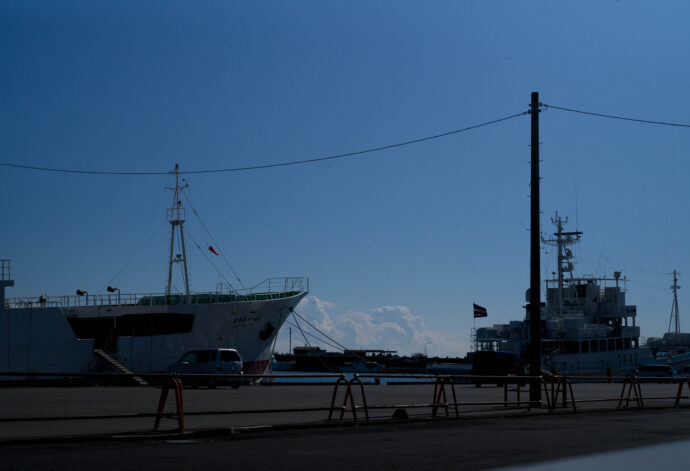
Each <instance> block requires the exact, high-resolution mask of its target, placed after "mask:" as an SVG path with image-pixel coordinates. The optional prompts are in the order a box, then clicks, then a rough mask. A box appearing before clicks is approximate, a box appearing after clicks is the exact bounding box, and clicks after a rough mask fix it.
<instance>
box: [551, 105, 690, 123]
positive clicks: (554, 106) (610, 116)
mask: <svg viewBox="0 0 690 471" xmlns="http://www.w3.org/2000/svg"><path fill="white" fill-rule="evenodd" d="M542 106H544V107H545V108H553V109H554V110H561V111H569V112H571V113H579V114H586V115H590V116H598V117H600V118H610V119H620V120H623V121H634V122H637V123H644V124H658V125H661V126H674V127H678V128H690V124H681V123H669V122H665V121H652V120H649V119H637V118H627V117H625V116H615V115H611V114H603V113H594V112H592V111H582V110H574V109H572V108H564V107H562V106H556V105H547V104H546V103H542Z"/></svg>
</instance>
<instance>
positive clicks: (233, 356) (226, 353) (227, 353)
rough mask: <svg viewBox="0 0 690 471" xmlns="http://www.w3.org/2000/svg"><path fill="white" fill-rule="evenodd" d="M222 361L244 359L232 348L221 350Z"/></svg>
mask: <svg viewBox="0 0 690 471" xmlns="http://www.w3.org/2000/svg"><path fill="white" fill-rule="evenodd" d="M220 361H226V362H227V361H242V359H241V358H240V356H239V354H238V353H237V352H235V351H232V350H221V351H220Z"/></svg>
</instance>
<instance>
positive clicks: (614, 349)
mask: <svg viewBox="0 0 690 471" xmlns="http://www.w3.org/2000/svg"><path fill="white" fill-rule="evenodd" d="M552 221H553V223H554V225H555V226H556V228H557V232H556V233H555V234H554V236H555V239H551V240H545V241H544V242H545V243H549V244H552V245H555V246H556V247H557V250H558V272H555V273H554V277H553V279H550V280H546V302H545V303H544V302H542V303H541V306H540V309H541V311H540V312H541V324H542V325H541V335H542V344H541V351H542V368H543V369H544V370H546V371H551V372H558V373H561V374H571V375H598V374H609V375H610V374H625V373H631V372H632V371H633V370H634V369H635V368H636V367H637V366H638V365H640V364H645V363H650V362H652V361H653V360H654V358H653V355H652V352H651V350H650V349H648V348H646V347H640V345H639V338H640V328H639V327H638V326H636V325H635V320H636V317H637V307H636V306H631V305H626V304H625V302H626V301H625V289H624V287H622V286H621V282H623V283H625V281H626V279H625V278H623V279H621V273H620V272H614V274H613V278H607V277H595V276H587V275H586V276H582V277H575V276H574V275H573V268H574V266H573V262H572V259H573V253H572V251H571V249H570V247H571V246H572V245H573V244H575V243H577V242H579V241H580V236H581V235H582V232H579V231H575V232H565V231H563V224H564V222H565V223H567V219H566V220H565V221H564V220H563V219H562V218H560V217H558V214H556V217H555V218H553V219H552ZM526 300H527V302H528V303H529V290H528V292H527V295H526ZM529 309H530V307H529V305H527V306H526V315H525V320H524V321H512V322H510V323H509V324H495V325H494V326H493V327H483V328H478V329H477V330H476V334H475V349H476V350H493V351H508V352H512V353H515V354H518V355H520V356H521V357H523V358H524V359H525V360H526V359H527V358H528V352H527V350H528V348H529V331H530V329H529V321H530V316H529Z"/></svg>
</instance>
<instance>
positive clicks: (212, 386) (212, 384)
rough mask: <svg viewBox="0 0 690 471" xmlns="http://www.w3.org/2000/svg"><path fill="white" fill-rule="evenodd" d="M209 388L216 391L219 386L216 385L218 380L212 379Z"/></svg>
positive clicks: (208, 384)
mask: <svg viewBox="0 0 690 471" xmlns="http://www.w3.org/2000/svg"><path fill="white" fill-rule="evenodd" d="M207 386H208V388H209V389H216V387H217V386H218V384H216V378H211V379H209V380H208V383H207Z"/></svg>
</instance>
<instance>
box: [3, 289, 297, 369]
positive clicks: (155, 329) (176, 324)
mask: <svg viewBox="0 0 690 471" xmlns="http://www.w3.org/2000/svg"><path fill="white" fill-rule="evenodd" d="M306 294H307V292H306V291H301V292H298V293H296V294H294V295H291V296H286V297H281V298H278V299H264V300H254V301H237V302H224V303H205V304H184V303H183V304H176V305H162V306H161V305H157V306H156V305H152V306H145V305H130V306H117V305H104V306H82V307H72V308H55V307H37V308H33V309H6V310H3V311H2V314H3V317H5V318H6V319H4V320H5V323H4V325H9V326H10V327H8V332H7V334H6V335H0V337H2V339H0V342H1V343H2V344H4V345H2V344H0V350H1V351H2V353H0V355H3V356H4V353H5V352H7V358H6V359H5V361H4V362H0V364H3V366H6V367H7V371H14V372H25V371H26V372H70V373H79V372H88V371H95V370H98V369H99V368H102V367H103V366H104V365H103V360H101V359H99V358H98V357H97V356H96V355H95V354H94V352H93V350H94V348H100V349H102V350H104V351H106V352H107V353H108V354H109V355H110V356H111V357H112V358H114V359H115V360H117V361H118V362H119V363H121V364H122V365H124V366H125V367H126V368H128V369H129V370H131V371H133V372H136V373H147V372H163V371H166V369H167V367H168V366H170V365H171V364H172V363H174V362H175V361H177V360H179V358H180V356H181V355H182V354H183V353H185V352H186V351H189V350H196V349H202V348H234V349H236V350H238V351H239V352H240V354H241V355H242V358H243V360H244V365H245V366H244V372H245V373H246V374H261V373H264V372H268V371H270V358H271V354H272V351H273V347H274V343H275V339H276V336H277V334H278V331H279V330H280V327H281V326H282V325H283V323H284V322H285V320H286V319H287V317H288V316H289V315H290V313H291V310H292V308H294V307H295V306H296V305H297V304H298V303H299V302H300V301H301V300H302V298H303V297H304V296H306ZM12 325H13V327H12ZM171 326H172V327H171ZM171 330H172V332H171ZM175 330H177V332H175ZM89 337H90V338H89Z"/></svg>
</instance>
